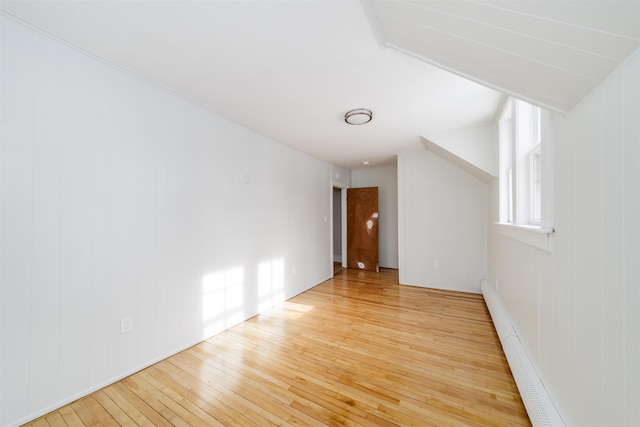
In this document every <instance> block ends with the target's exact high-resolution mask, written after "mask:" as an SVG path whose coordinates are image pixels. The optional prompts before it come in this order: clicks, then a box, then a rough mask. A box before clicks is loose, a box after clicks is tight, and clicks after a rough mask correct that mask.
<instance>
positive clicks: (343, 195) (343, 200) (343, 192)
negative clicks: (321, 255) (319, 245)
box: [329, 182, 349, 277]
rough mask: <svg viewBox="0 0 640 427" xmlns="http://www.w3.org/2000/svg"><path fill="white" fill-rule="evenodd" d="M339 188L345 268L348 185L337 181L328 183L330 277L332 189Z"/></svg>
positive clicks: (331, 260) (343, 265)
mask: <svg viewBox="0 0 640 427" xmlns="http://www.w3.org/2000/svg"><path fill="white" fill-rule="evenodd" d="M334 188H339V189H340V216H341V220H340V222H341V223H342V227H341V228H342V230H340V238H341V240H342V242H341V246H342V268H347V189H348V188H349V186H348V185H343V184H339V183H337V182H332V183H331V185H329V212H331V215H329V217H330V220H329V221H330V223H329V261H330V266H331V269H330V270H329V271H331V277H333V276H334V274H333V227H334V224H333V189H334Z"/></svg>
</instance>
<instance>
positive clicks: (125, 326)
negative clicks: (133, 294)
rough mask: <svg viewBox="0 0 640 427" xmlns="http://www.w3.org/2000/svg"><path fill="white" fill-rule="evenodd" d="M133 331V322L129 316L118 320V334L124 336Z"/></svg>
mask: <svg viewBox="0 0 640 427" xmlns="http://www.w3.org/2000/svg"><path fill="white" fill-rule="evenodd" d="M132 330H133V320H132V319H131V316H127V317H123V318H122V319H120V333H121V334H126V333H127V332H131V331H132Z"/></svg>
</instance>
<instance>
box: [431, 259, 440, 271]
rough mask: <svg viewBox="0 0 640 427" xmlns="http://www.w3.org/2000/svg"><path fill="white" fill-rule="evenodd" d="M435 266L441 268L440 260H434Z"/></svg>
mask: <svg viewBox="0 0 640 427" xmlns="http://www.w3.org/2000/svg"><path fill="white" fill-rule="evenodd" d="M433 268H435V269H436V270H437V269H439V268H440V261H433Z"/></svg>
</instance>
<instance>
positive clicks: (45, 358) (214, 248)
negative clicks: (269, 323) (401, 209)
mask: <svg viewBox="0 0 640 427" xmlns="http://www.w3.org/2000/svg"><path fill="white" fill-rule="evenodd" d="M1 90H2V145H1V151H0V153H1V163H0V165H1V166H0V168H1V169H0V177H1V178H0V179H1V189H2V192H1V224H0V226H1V229H0V232H1V237H2V240H1V254H2V258H1V265H0V270H1V274H0V280H1V288H0V289H1V291H0V292H1V293H0V297H1V298H0V304H1V305H0V310H1V340H0V343H1V349H2V351H1V357H2V359H1V370H0V375H1V379H2V386H1V396H0V401H1V404H0V405H1V406H0V425H3V426H4V425H14V424H16V423H19V422H22V421H26V420H27V419H29V418H30V417H32V416H34V415H38V414H41V413H43V412H45V411H47V410H49V409H52V408H53V407H54V406H56V405H58V404H61V403H65V402H68V401H70V400H72V399H74V398H75V397H78V396H80V395H82V394H84V393H86V392H88V391H91V390H93V389H96V388H98V387H100V386H102V385H105V384H107V383H109V382H111V381H113V380H115V379H118V378H120V377H122V376H124V375H126V374H128V373H130V372H132V371H135V370H137V369H139V368H141V367H143V366H145V365H148V364H150V363H151V362H154V361H156V360H158V359H161V358H163V357H165V356H167V355H168V354H171V353H173V352H175V351H177V350H180V349H182V348H185V347H187V346H190V345H192V344H194V343H196V342H198V341H199V340H202V339H203V338H205V337H208V336H210V335H213V334H215V333H217V332H219V331H221V330H223V329H225V328H227V327H229V326H231V325H233V324H235V323H237V322H239V321H242V320H244V319H246V318H248V317H251V316H253V315H254V314H256V313H258V312H259V311H262V310H265V309H266V308H268V307H270V306H271V305H273V304H276V303H278V302H280V301H282V300H283V299H285V298H288V297H291V296H293V295H295V294H297V293H299V292H301V291H304V290H306V289H308V288H309V287H311V286H313V285H315V284H317V283H319V282H321V281H323V280H325V279H327V278H328V277H330V275H331V271H330V259H329V250H328V249H329V246H330V230H329V223H328V222H325V221H324V218H325V217H328V216H329V215H330V210H329V209H330V208H329V198H328V197H327V190H328V188H329V187H330V181H331V177H330V167H329V165H328V164H327V163H324V162H321V161H319V160H316V159H314V158H311V157H309V156H307V155H305V154H302V153H300V152H298V151H295V150H293V149H291V148H289V147H287V146H284V145H282V144H279V143H277V142H274V141H273V140H270V139H269V138H266V137H264V136H261V135H259V134H256V133H254V132H252V131H250V130H248V129H246V128H243V127H242V126H240V125H238V124H236V123H233V122H231V121H228V120H226V119H224V118H221V117H219V116H217V115H215V114H213V113H211V112H208V111H206V110H203V109H202V108H200V107H198V106H195V105H193V104H191V103H189V102H186V101H184V100H182V99H179V98H177V97H175V96H173V95H170V94H168V93H167V92H165V91H163V90H160V89H158V88H156V87H154V86H152V85H150V84H148V83H146V82H143V81H141V80H138V79H136V78H134V77H132V76H130V75H128V74H126V73H123V72H122V71H120V70H117V69H115V68H113V67H111V66H109V65H106V64H104V63H102V62H100V61H98V60H96V59H94V58H91V57H89V56H87V55H85V54H83V53H80V52H78V51H76V50H74V49H71V48H69V47H68V46H65V45H63V44H61V43H59V42H57V41H55V40H52V39H50V38H48V37H46V36H44V35H42V34H40V33H37V32H35V31H33V30H31V29H29V28H26V27H24V26H22V25H21V24H19V23H16V22H14V21H12V20H10V19H7V18H5V17H2V87H1ZM126 316H131V317H132V321H133V331H131V332H129V333H126V334H121V333H120V320H121V318H123V317H126Z"/></svg>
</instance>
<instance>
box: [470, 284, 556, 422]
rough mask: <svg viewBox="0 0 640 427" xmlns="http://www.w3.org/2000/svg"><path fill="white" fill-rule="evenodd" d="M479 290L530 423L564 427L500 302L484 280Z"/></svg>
mask: <svg viewBox="0 0 640 427" xmlns="http://www.w3.org/2000/svg"><path fill="white" fill-rule="evenodd" d="M480 289H481V290H482V295H483V296H484V300H485V303H486V304H487V307H488V308H489V313H490V314H491V319H492V320H493V324H494V326H495V328H496V332H497V333H498V337H499V338H500V343H501V344H502V349H503V351H504V354H505V356H506V357H507V362H509V368H511V373H512V374H513V379H514V380H515V382H516V385H517V386H518V391H519V392H520V396H521V397H522V401H523V402H524V406H525V408H526V409H527V414H528V415H529V419H530V420H531V424H533V426H534V427H538V426H540V427H547V426H550V427H564V425H565V424H564V422H563V421H562V418H561V417H560V414H559V413H558V410H557V409H556V407H555V405H554V404H553V401H552V400H551V397H550V396H549V393H547V390H546V389H545V387H544V384H542V381H541V380H540V377H539V376H538V373H537V372H536V370H535V368H534V367H533V364H532V363H531V359H529V356H528V355H527V352H526V351H525V349H524V346H523V345H522V343H521V342H520V338H518V334H516V332H515V330H514V329H513V326H512V324H511V320H510V319H509V316H508V315H507V312H506V310H505V309H504V306H503V305H502V303H501V302H500V297H499V296H498V294H497V293H496V291H495V290H494V289H493V288H492V287H491V286H490V285H489V282H488V281H487V280H483V281H482V282H481V283H480Z"/></svg>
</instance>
